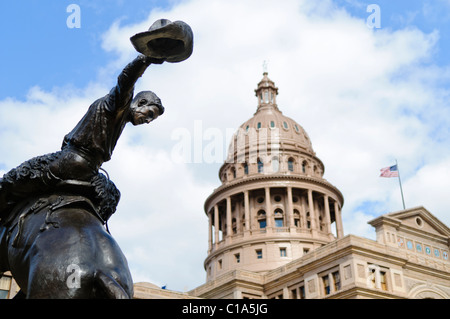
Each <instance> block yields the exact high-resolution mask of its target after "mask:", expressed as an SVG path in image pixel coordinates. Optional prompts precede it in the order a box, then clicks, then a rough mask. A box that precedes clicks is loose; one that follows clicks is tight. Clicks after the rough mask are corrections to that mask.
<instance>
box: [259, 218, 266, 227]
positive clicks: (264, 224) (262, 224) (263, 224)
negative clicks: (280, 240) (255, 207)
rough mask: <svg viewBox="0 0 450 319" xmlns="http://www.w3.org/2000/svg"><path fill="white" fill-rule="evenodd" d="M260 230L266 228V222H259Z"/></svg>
mask: <svg viewBox="0 0 450 319" xmlns="http://www.w3.org/2000/svg"><path fill="white" fill-rule="evenodd" d="M259 228H266V220H265V219H264V220H260V221H259Z"/></svg>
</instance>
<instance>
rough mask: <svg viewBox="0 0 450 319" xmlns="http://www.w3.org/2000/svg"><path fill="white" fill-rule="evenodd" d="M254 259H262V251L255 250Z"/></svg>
mask: <svg viewBox="0 0 450 319" xmlns="http://www.w3.org/2000/svg"><path fill="white" fill-rule="evenodd" d="M256 258H257V259H262V258H263V253H262V249H257V250H256Z"/></svg>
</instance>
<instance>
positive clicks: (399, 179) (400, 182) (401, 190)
mask: <svg viewBox="0 0 450 319" xmlns="http://www.w3.org/2000/svg"><path fill="white" fill-rule="evenodd" d="M395 165H396V166H397V172H398V183H399V184H400V192H401V193H402V202H403V210H405V209H406V207H405V198H404V197H403V189H402V180H401V178H400V169H399V168H398V163H397V160H395Z"/></svg>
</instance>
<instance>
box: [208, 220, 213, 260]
mask: <svg viewBox="0 0 450 319" xmlns="http://www.w3.org/2000/svg"><path fill="white" fill-rule="evenodd" d="M212 219H213V216H212V213H211V211H209V212H208V253H210V252H211V250H212V244H213V238H212Z"/></svg>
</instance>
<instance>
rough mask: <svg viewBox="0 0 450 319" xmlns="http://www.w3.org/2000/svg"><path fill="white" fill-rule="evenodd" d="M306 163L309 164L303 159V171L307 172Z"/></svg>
mask: <svg viewBox="0 0 450 319" xmlns="http://www.w3.org/2000/svg"><path fill="white" fill-rule="evenodd" d="M306 165H307V163H306V161H303V162H302V173H306Z"/></svg>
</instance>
